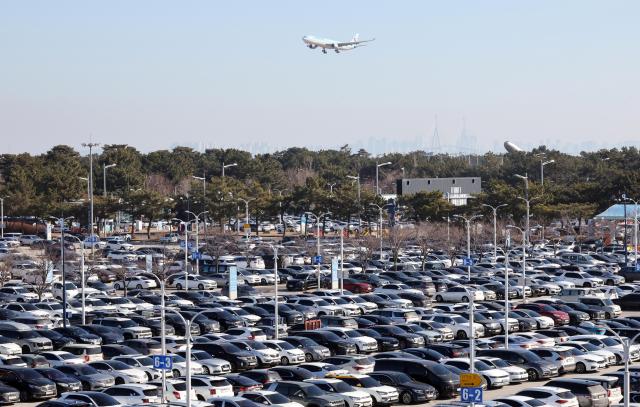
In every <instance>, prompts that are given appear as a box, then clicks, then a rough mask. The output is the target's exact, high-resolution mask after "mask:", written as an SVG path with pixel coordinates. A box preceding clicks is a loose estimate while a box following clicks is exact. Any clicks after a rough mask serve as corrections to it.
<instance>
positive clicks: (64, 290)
mask: <svg viewBox="0 0 640 407" xmlns="http://www.w3.org/2000/svg"><path fill="white" fill-rule="evenodd" d="M50 217H51V218H53V219H55V220H56V221H57V222H58V223H59V224H60V259H61V260H60V262H61V263H62V267H60V268H61V269H62V270H61V271H62V326H63V327H65V328H66V327H67V284H66V273H65V266H64V222H65V221H66V220H69V219H73V216H70V217H68V218H56V217H54V216H50ZM48 266H49V265H47V267H48ZM47 274H48V273H47ZM45 278H46V277H45Z"/></svg>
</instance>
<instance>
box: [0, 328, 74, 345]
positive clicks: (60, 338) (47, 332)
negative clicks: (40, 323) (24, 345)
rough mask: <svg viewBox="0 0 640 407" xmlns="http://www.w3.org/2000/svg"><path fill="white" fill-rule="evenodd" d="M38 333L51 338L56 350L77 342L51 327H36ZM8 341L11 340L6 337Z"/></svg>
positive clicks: (2, 339) (2, 341)
mask: <svg viewBox="0 0 640 407" xmlns="http://www.w3.org/2000/svg"><path fill="white" fill-rule="evenodd" d="M36 333H37V334H38V335H40V336H43V337H45V338H47V339H49V340H50V341H51V343H52V345H53V349H55V350H60V349H61V348H62V347H63V346H66V345H73V344H74V343H76V341H75V340H73V339H71V338H69V337H68V336H65V335H63V334H61V333H60V332H57V331H54V330H51V329H36ZM4 341H5V339H4V338H0V343H4ZM6 341H9V339H6ZM12 343H13V342H12Z"/></svg>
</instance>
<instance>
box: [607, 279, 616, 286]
mask: <svg viewBox="0 0 640 407" xmlns="http://www.w3.org/2000/svg"><path fill="white" fill-rule="evenodd" d="M607 285H615V283H614V282H613V280H607Z"/></svg>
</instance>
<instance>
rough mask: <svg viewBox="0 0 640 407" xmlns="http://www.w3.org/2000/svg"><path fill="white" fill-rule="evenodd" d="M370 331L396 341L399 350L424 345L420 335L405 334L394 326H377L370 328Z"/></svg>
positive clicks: (405, 332)
mask: <svg viewBox="0 0 640 407" xmlns="http://www.w3.org/2000/svg"><path fill="white" fill-rule="evenodd" d="M371 329H372V330H374V331H376V332H378V333H379V334H380V335H384V336H389V337H391V338H395V339H397V340H398V341H399V342H400V349H405V348H420V347H422V346H424V344H425V340H424V337H423V336H422V335H418V334H414V333H411V332H407V331H405V330H404V329H402V328H399V327H397V326H395V325H377V326H374V327H371Z"/></svg>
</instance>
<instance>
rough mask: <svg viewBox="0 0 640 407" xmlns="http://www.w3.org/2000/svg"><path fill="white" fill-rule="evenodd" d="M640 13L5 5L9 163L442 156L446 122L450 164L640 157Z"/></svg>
mask: <svg viewBox="0 0 640 407" xmlns="http://www.w3.org/2000/svg"><path fill="white" fill-rule="evenodd" d="M638 16H640V2H639V1H637V0H629V1H622V0H621V1H588V0H575V1H558V0H548V1H544V0H542V1H524V0H523V1H514V0H504V1H489V0H483V1H477V0H469V1H454V0H440V1H437V2H436V1H420V0H416V1H385V2H383V1H356V0H349V1H330V0H324V1H275V0H274V1H264V0H260V1H258V0H256V1H214V0H208V1H189V0H185V1H160V0H135V1H132V0H121V1H118V0H109V1H85V0H77V1H63V0H56V1H51V0H42V1H30V0H14V1H12V0H5V1H2V2H1V3H0V50H2V56H1V58H0V61H1V62H0V141H1V142H0V152H12V153H15V152H23V151H29V152H42V151H46V150H47V149H49V148H50V147H51V146H52V145H55V144H69V145H72V146H75V147H77V148H80V143H82V142H83V141H87V140H88V139H89V137H90V135H92V136H91V137H92V138H93V140H94V141H97V142H102V143H128V144H131V145H133V146H135V147H137V148H139V149H141V150H143V151H149V150H154V149H166V148H172V147H174V146H176V145H189V146H192V147H195V148H203V147H209V146H211V147H240V148H245V149H250V150H252V151H254V152H264V151H273V150H275V149H282V148H286V147H290V146H306V147H310V148H334V147H338V146H340V145H343V144H346V143H349V144H350V145H352V146H354V148H357V147H364V148H366V149H368V150H369V151H371V152H373V153H380V152H382V151H388V150H399V151H408V150H415V149H427V150H429V149H431V147H432V145H433V144H432V134H433V129H434V116H435V115H438V122H439V126H438V129H439V135H440V144H441V146H442V148H443V149H447V150H449V151H455V150H459V149H461V148H464V149H477V150H478V151H485V150H494V151H502V147H501V144H502V142H503V141H505V140H512V141H514V142H516V143H517V144H520V145H521V146H522V147H530V146H535V145H538V144H542V143H544V144H547V145H548V146H550V147H553V148H560V149H562V150H566V151H570V152H575V151H579V150H581V149H587V150H593V149H597V148H599V147H613V146H621V145H629V144H635V145H638V144H640V142H639V140H640V137H639V136H640V116H639V112H640V97H639V91H640V79H639V77H640V47H639V46H638V40H639V39H640V24H638ZM356 32H357V33H360V37H361V38H370V37H375V38H376V41H375V42H373V43H371V44H370V45H369V46H366V47H363V48H359V49H356V50H354V51H349V52H344V53H341V54H338V55H336V54H334V53H329V54H328V55H323V54H322V53H321V52H320V51H319V50H317V49H316V50H310V49H308V48H305V47H304V45H303V44H302V41H301V37H302V36H303V35H306V34H313V35H317V36H322V37H329V38H334V39H336V40H347V39H350V38H351V37H352V36H353V34H354V33H356ZM463 118H464V119H463ZM463 121H464V122H465V123H466V132H465V137H464V138H461V134H462V133H463V132H462V128H463Z"/></svg>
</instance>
